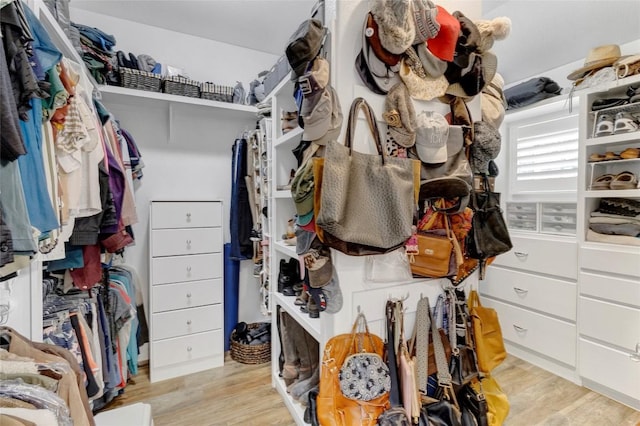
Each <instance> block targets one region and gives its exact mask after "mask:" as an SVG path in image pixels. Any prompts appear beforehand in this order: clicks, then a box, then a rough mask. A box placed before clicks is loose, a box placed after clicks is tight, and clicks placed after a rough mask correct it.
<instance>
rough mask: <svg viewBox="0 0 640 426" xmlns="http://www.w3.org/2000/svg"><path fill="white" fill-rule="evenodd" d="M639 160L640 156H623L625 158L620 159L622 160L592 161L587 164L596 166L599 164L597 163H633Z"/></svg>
mask: <svg viewBox="0 0 640 426" xmlns="http://www.w3.org/2000/svg"><path fill="white" fill-rule="evenodd" d="M637 161H640V158H623V159H620V160H606V161H604V160H603V161H590V162H588V163H587V164H588V165H590V166H591V167H594V166H597V165H608V164H620V163H633V162H637Z"/></svg>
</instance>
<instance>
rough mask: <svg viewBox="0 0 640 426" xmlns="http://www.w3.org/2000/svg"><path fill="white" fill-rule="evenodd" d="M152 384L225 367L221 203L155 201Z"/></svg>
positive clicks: (152, 228)
mask: <svg viewBox="0 0 640 426" xmlns="http://www.w3.org/2000/svg"><path fill="white" fill-rule="evenodd" d="M150 211H151V217H150V221H149V223H150V230H149V236H150V242H149V251H150V253H149V254H150V259H149V267H150V274H149V276H150V281H151V282H150V286H149V287H150V297H149V300H150V301H151V310H150V312H151V321H150V336H151V350H150V368H149V371H150V380H151V382H157V381H160V380H165V379H169V378H172V377H177V376H181V375H184V374H190V373H195V372H197V371H202V370H206V369H209V368H214V367H219V366H221V365H222V364H223V361H224V332H223V327H222V324H223V315H224V307H223V301H224V298H223V258H222V252H223V236H222V203H221V202H220V201H152V202H151V209H150Z"/></svg>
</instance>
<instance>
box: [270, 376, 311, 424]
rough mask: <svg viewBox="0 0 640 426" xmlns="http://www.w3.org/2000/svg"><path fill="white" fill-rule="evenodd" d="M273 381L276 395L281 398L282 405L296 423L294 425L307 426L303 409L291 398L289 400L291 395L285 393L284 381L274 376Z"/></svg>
mask: <svg viewBox="0 0 640 426" xmlns="http://www.w3.org/2000/svg"><path fill="white" fill-rule="evenodd" d="M274 374H275V373H274ZM273 381H274V382H275V384H276V389H277V390H278V393H279V394H280V395H281V396H282V399H283V401H284V405H286V406H287V409H288V410H289V413H290V414H291V417H292V418H293V420H294V421H295V422H296V425H298V426H307V423H305V422H304V407H303V406H302V404H300V403H299V402H298V401H294V400H293V398H291V395H289V394H288V393H287V387H286V386H285V384H284V380H282V379H281V378H279V377H277V376H274V378H273Z"/></svg>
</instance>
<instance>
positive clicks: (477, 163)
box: [469, 121, 502, 174]
mask: <svg viewBox="0 0 640 426" xmlns="http://www.w3.org/2000/svg"><path fill="white" fill-rule="evenodd" d="M501 143H502V138H501V136H500V132H498V130H497V129H496V128H495V127H493V126H492V125H491V124H489V123H487V122H485V121H476V122H474V123H473V143H472V144H471V155H470V158H469V163H470V164H471V170H472V171H473V173H474V174H480V173H484V174H486V173H488V171H489V161H491V160H493V159H494V158H496V157H497V156H498V154H499V153H500V145H501Z"/></svg>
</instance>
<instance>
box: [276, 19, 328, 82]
mask: <svg viewBox="0 0 640 426" xmlns="http://www.w3.org/2000/svg"><path fill="white" fill-rule="evenodd" d="M325 34H326V29H325V28H324V26H323V25H322V22H320V21H319V20H317V19H308V20H306V21H304V22H303V23H302V24H300V26H299V27H298V29H297V30H296V31H295V32H294V33H293V35H292V36H291V38H290V39H289V44H288V45H287V48H286V50H285V53H286V55H287V60H288V61H289V65H291V68H292V70H293V73H292V77H291V79H292V80H295V79H297V78H298V77H300V76H301V75H303V74H304V73H305V71H306V70H307V67H308V66H309V62H311V61H312V60H313V59H314V58H315V57H316V56H318V53H320V49H321V48H322V43H323V41H324V36H325Z"/></svg>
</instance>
